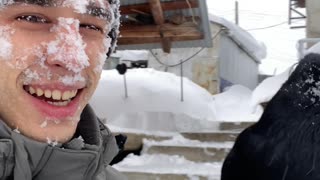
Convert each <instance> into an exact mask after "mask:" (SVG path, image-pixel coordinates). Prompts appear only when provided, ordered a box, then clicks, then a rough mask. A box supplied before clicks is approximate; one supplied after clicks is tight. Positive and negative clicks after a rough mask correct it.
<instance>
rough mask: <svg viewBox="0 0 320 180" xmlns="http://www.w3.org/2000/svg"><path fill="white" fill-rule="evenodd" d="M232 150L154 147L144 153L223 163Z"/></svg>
mask: <svg viewBox="0 0 320 180" xmlns="http://www.w3.org/2000/svg"><path fill="white" fill-rule="evenodd" d="M230 150H231V148H212V147H188V146H185V147H183V146H161V145H158V146H157V145H154V146H151V147H149V148H148V149H147V150H144V151H143V153H146V154H167V155H180V156H183V157H185V158H186V159H188V160H190V161H194V162H222V161H223V160H224V159H225V157H226V156H227V154H228V153H229V152H230Z"/></svg>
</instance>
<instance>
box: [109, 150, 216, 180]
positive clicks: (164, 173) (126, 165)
mask: <svg viewBox="0 0 320 180" xmlns="http://www.w3.org/2000/svg"><path fill="white" fill-rule="evenodd" d="M113 167H114V168H115V169H117V170H118V171H120V172H122V173H124V174H125V175H127V176H128V179H130V180H188V179H190V180H194V179H197V180H198V179H199V180H209V179H210V180H218V179H220V174H221V167H222V164H221V163H195V162H192V161H188V160H186V159H185V158H184V157H180V156H177V155H174V156H168V155H164V154H157V155H141V156H135V155H132V154H131V155H129V156H128V157H127V158H125V159H124V160H123V161H122V162H120V163H118V164H116V165H114V166H113Z"/></svg>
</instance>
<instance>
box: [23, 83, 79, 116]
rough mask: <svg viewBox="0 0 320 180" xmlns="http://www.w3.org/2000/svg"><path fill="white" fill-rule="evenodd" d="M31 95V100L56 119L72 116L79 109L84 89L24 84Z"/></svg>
mask: <svg viewBox="0 0 320 180" xmlns="http://www.w3.org/2000/svg"><path fill="white" fill-rule="evenodd" d="M24 90H25V91H26V92H27V93H28V94H29V95H30V97H31V102H32V103H33V104H34V105H35V107H36V108H37V109H39V110H40V111H41V112H42V113H43V115H45V116H46V117H48V118H53V119H55V120H62V119H64V118H66V117H72V116H73V115H74V114H75V112H76V111H77V108H78V105H79V102H80V94H81V92H82V90H83V88H82V89H78V88H75V87H74V88H71V87H68V88H61V87H60V88H59V89H58V88H56V89H54V88H46V87H39V86H38V87H37V86H24Z"/></svg>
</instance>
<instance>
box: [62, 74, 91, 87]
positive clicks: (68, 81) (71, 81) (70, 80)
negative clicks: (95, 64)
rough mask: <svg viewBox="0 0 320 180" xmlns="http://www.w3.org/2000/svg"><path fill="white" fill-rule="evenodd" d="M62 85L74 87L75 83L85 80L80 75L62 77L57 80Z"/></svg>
mask: <svg viewBox="0 0 320 180" xmlns="http://www.w3.org/2000/svg"><path fill="white" fill-rule="evenodd" d="M59 81H61V82H62V83H63V84H64V85H74V84H75V83H77V82H85V81H86V79H85V78H84V77H83V76H82V75H81V74H80V73H78V74H76V75H74V76H67V75H66V76H62V77H60V78H59Z"/></svg>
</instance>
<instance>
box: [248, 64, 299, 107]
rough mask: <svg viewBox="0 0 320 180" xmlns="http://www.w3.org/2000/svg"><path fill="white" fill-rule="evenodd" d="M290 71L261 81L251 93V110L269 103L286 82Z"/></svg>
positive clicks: (290, 69)
mask: <svg viewBox="0 0 320 180" xmlns="http://www.w3.org/2000/svg"><path fill="white" fill-rule="evenodd" d="M292 71H293V67H292V68H289V69H287V70H286V71H285V72H283V73H281V74H279V75H277V76H273V77H270V78H267V79H265V80H264V81H262V83H260V84H259V85H258V87H256V89H255V90H254V91H253V93H252V97H251V106H252V107H253V109H255V110H256V109H257V108H258V107H259V106H260V105H259V104H261V103H265V102H269V101H270V100H271V99H272V97H273V96H274V95H275V94H276V93H277V92H278V91H279V89H280V88H281V86H282V84H283V83H284V82H285V81H287V80H288V78H289V75H290V73H291V72H292Z"/></svg>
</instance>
